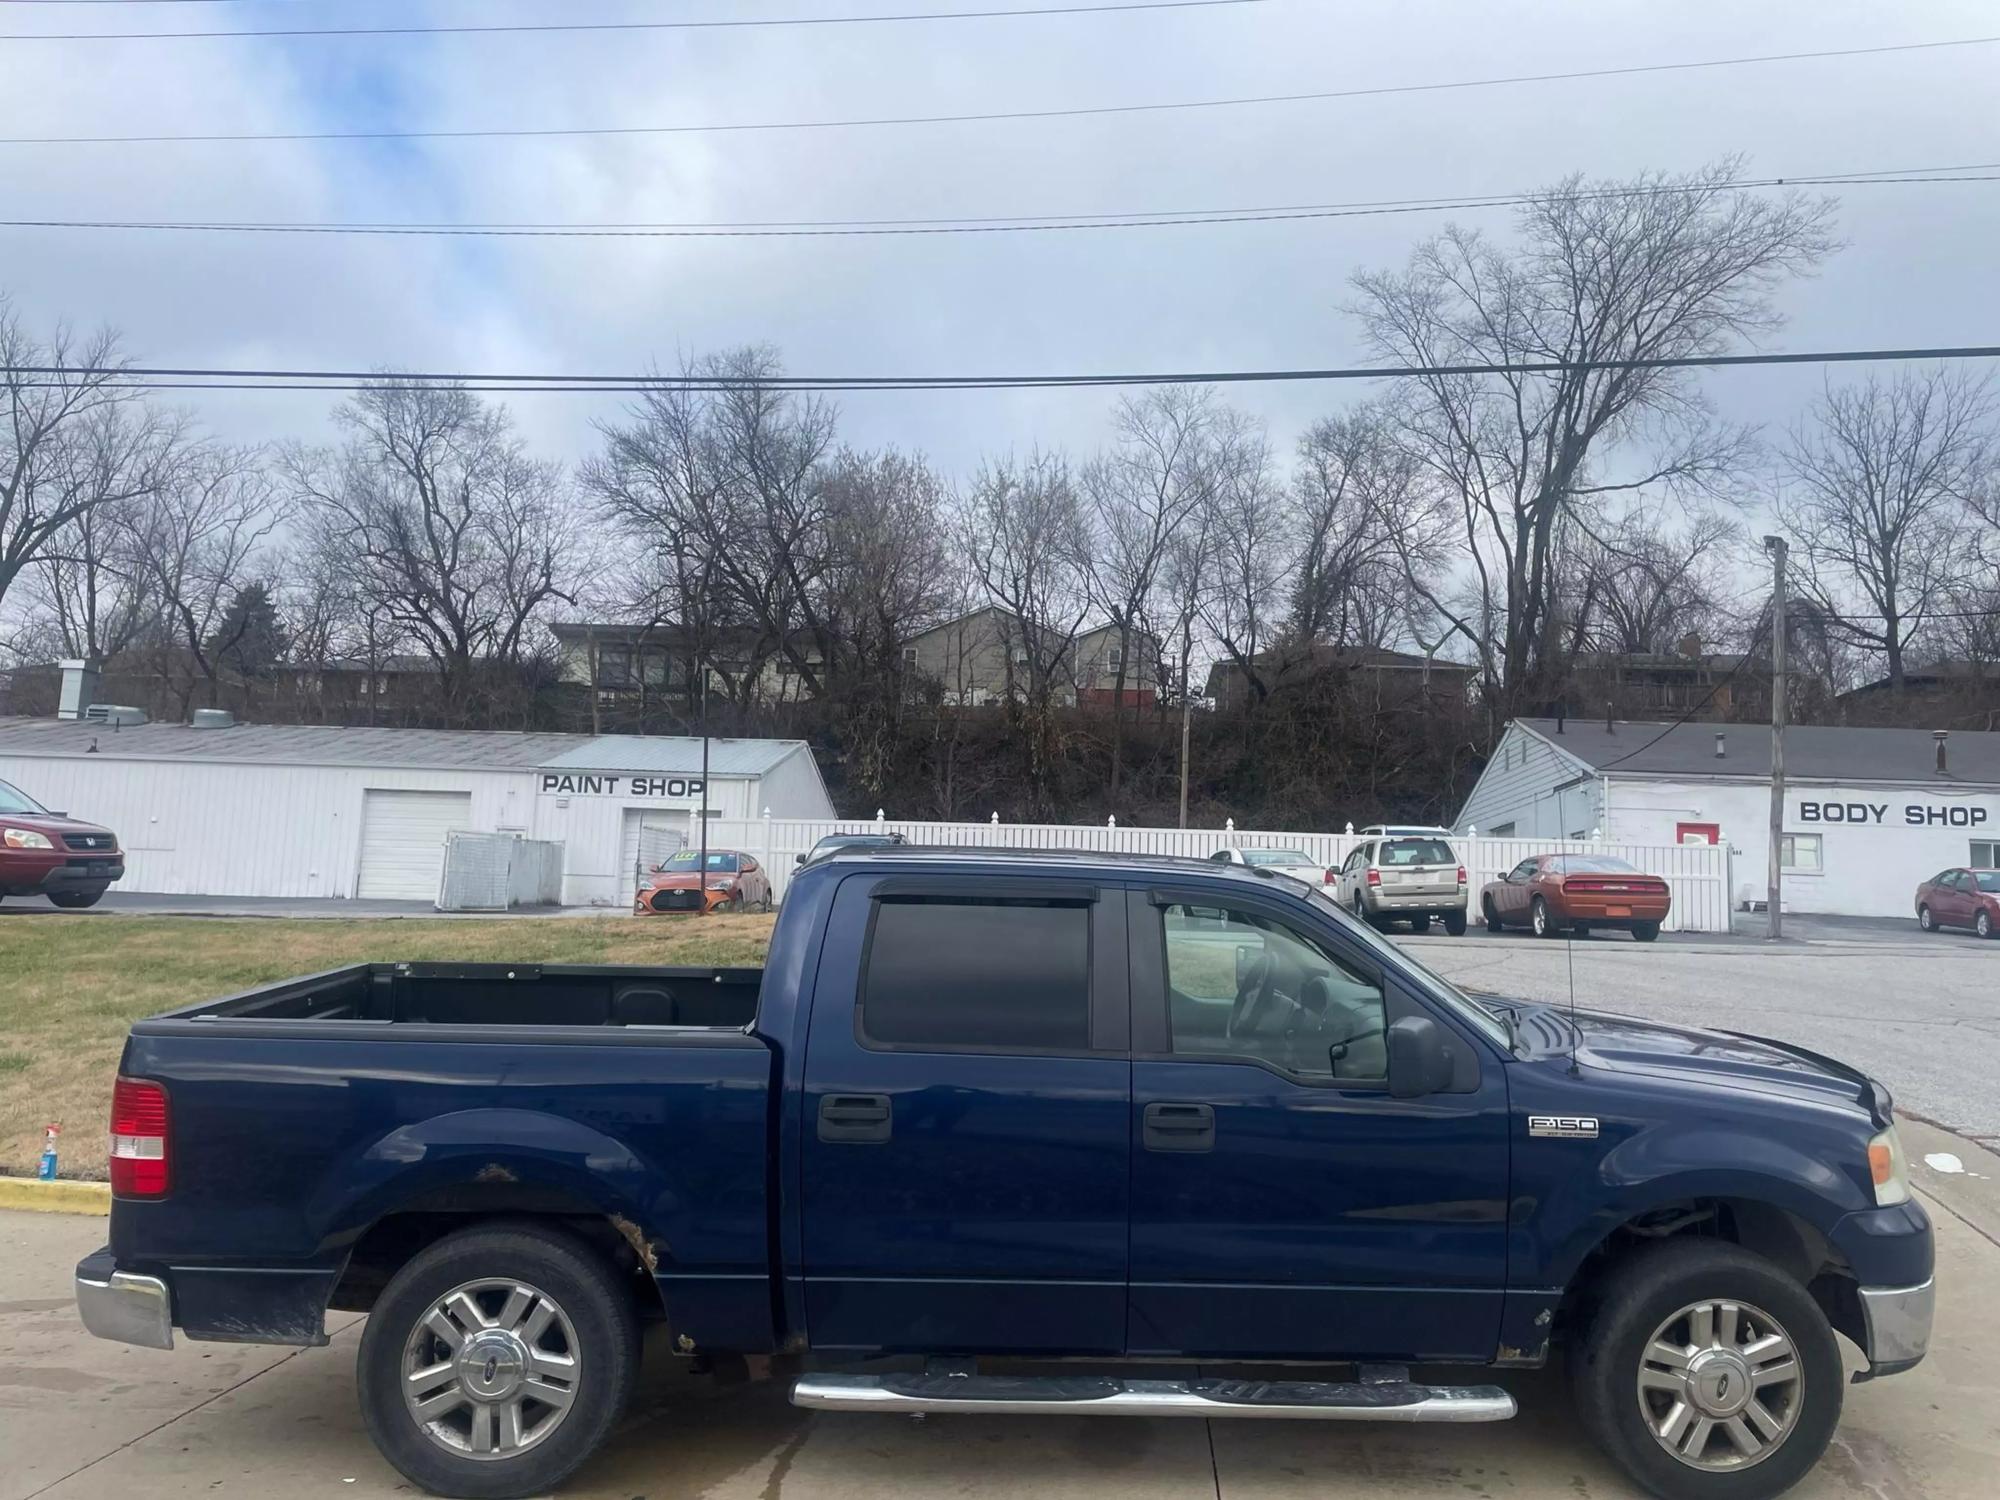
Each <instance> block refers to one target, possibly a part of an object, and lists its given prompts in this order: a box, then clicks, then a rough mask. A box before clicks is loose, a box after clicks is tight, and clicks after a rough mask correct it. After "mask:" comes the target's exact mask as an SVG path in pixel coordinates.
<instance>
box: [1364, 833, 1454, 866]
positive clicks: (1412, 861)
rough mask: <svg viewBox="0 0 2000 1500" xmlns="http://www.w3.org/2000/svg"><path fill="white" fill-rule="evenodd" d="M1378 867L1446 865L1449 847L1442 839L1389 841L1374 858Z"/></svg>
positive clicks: (1448, 862) (1449, 859)
mask: <svg viewBox="0 0 2000 1500" xmlns="http://www.w3.org/2000/svg"><path fill="white" fill-rule="evenodd" d="M1375 863H1376V864H1378V865H1448V864H1450V863H1452V853H1451V845H1449V844H1447V843H1446V842H1445V841H1444V840H1443V839H1390V840H1389V841H1388V842H1387V843H1385V844H1383V845H1382V852H1381V853H1380V854H1378V855H1377V856H1376V857H1375Z"/></svg>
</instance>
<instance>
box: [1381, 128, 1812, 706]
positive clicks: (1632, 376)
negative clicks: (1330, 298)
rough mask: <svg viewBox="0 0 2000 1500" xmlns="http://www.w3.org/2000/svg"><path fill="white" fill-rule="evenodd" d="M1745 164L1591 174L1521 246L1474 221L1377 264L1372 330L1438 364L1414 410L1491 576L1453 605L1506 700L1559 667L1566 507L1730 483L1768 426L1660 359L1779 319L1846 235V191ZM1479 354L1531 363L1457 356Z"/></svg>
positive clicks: (1525, 213) (1716, 489)
mask: <svg viewBox="0 0 2000 1500" xmlns="http://www.w3.org/2000/svg"><path fill="white" fill-rule="evenodd" d="M1738 176H1739V164H1738V163H1737V162H1735V161H1733V160H1731V161H1724V162H1721V163H1719V164H1717V165H1715V166H1712V167H1709V168H1706V169H1704V170H1702V171H1699V172H1696V173H1693V174H1690V175H1687V176H1668V175H1658V174H1656V175H1648V176H1645V177H1641V178H1638V179H1636V180H1634V181H1632V182H1629V183H1607V184H1586V183H1585V182H1584V181H1583V180H1582V179H1580V178H1570V179H1568V180H1567V181H1565V182H1563V183H1562V184H1560V185H1558V186H1557V187H1555V188H1553V189H1550V190H1549V191H1547V192H1545V193H1542V194H1540V195H1538V196H1537V197H1536V198H1535V199H1534V201H1533V202H1531V203H1530V204H1528V205H1527V206H1525V207H1524V208H1523V209H1522V211H1521V217H1520V232H1521V240H1522V243H1521V245H1520V248H1518V249H1517V250H1513V251H1509V250H1505V249H1502V248H1500V247H1499V246H1496V245H1494V244H1492V243H1490V242H1489V241H1487V240H1486V239H1485V238H1483V237H1482V236H1481V235H1479V234H1477V233H1474V232H1471V231H1467V230H1462V229H1452V230H1449V231H1447V232H1446V233H1445V234H1444V235H1442V236H1441V237H1439V238H1437V239H1434V240H1431V241H1429V242H1428V243H1426V244H1424V245H1422V246H1420V247H1419V248H1418V249H1417V251H1416V253H1415V254H1414V255H1413V256H1412V258H1411V260H1410V263H1409V266H1408V268H1407V269H1406V270H1404V271H1402V272H1401V273H1379V272H1378V273H1371V274H1367V275H1362V276H1359V277H1357V278H1356V279H1355V283H1354V284H1355V287H1356V289H1357V290H1358V292H1359V301H1358V304H1357V306H1356V307H1355V309H1354V310H1355V312H1356V313H1357V315H1358V316H1359V317H1360V319H1361V321H1362V325H1363V327H1364V328H1365V330H1366V332H1367V335H1368V338H1369V340H1370V342H1371V343H1372V344H1373V345H1374V347H1375V348H1376V349H1377V350H1378V351H1379V352H1380V353H1381V354H1382V355H1383V356H1384V357H1386V358H1389V359H1391V360H1394V361H1396V362H1397V363H1399V364H1402V365H1404V366H1407V367H1410V368H1413V369H1420V370H1424V371H1428V372H1429V373H1422V374H1418V375H1416V376H1413V377H1412V378H1409V379H1407V380H1404V381H1402V382H1400V383H1399V385H1398V389H1397V393H1396V395H1395V396H1394V397H1392V400H1393V402H1394V410H1395V412H1396V415H1397V417H1398V419H1399V425H1400V428H1401V431H1402V435H1403V440H1404V441H1405V442H1406V443H1408V444H1409V445H1410V447H1411V449H1412V451H1413V452H1415V453H1416V454H1417V455H1418V456H1419V457H1420V458H1421V460H1422V461H1423V463H1424V464H1425V465H1427V466H1428V467H1429V468H1430V469H1431V470H1432V471H1433V473H1434V474H1435V475H1436V476H1437V478H1438V480H1439V481H1440V482H1441V483H1442V484H1443V485H1445V486H1446V487H1447V489H1448V491H1449V493H1451V494H1452V495H1453V496H1455V497H1456V499H1457V500H1458V503H1459V507H1460V512H1461V514H1460V524H1461V529H1462V532H1463V537H1464V542H1465V545H1466V548H1467V550H1468V556H1469V566H1470V568H1471V570H1472V579H1471V583H1472V587H1471V589H1470V591H1469V592H1470V596H1471V597H1470V599H1469V600H1468V601H1466V602H1464V603H1461V604H1460V605H1459V606H1458V607H1457V608H1456V609H1455V610H1453V612H1452V620H1453V623H1454V625H1455V626H1456V627H1457V628H1458V629H1459V630H1460V632H1461V633H1463V634H1464V635H1466V636H1467V637H1468V638H1470V639H1472V640H1474V641H1475V642H1476V643H1477V644H1478V645H1479V648H1480V655H1481V661H1482V664H1483V668H1484V675H1485V677H1486V679H1487V687H1488V690H1489V696H1490V697H1492V698H1493V699H1494V700H1495V701H1496V703H1498V704H1501V705H1503V706H1504V703H1505V701H1506V700H1507V699H1508V698H1509V697H1512V698H1519V697H1520V695H1522V694H1523V693H1528V692H1532V690H1533V687H1534V682H1535V679H1536V678H1537V677H1538V675H1539V674H1540V673H1541V671H1542V666H1543V664H1542V661H1541V659H1540V652H1541V648H1542V645H1543V644H1544V642H1545V641H1546V639H1547V635H1546V630H1545V627H1546V623H1547V615H1548V612H1549V609H1550V606H1551V601H1552V598H1553V584H1554V579H1553V576H1552V565H1553V561H1554V549H1555V546H1556V542H1557V535H1558V528H1559V523H1560V522H1561V520H1562V519H1563V517H1564V516H1565V515H1566V514H1569V513H1570V512H1572V511H1574V510H1578V509H1589V510H1592V511H1594V512H1596V513H1597V514H1598V516H1599V517H1600V518H1602V517H1603V516H1604V513H1605V511H1606V510H1607V508H1608V507H1611V506H1613V505H1616V504H1618V503H1620V502H1630V501H1632V500H1634V499H1640V498H1645V497H1650V496H1654V495H1657V494H1659V493H1661V492H1665V493H1668V494H1674V495H1687V494H1695V495H1713V494H1718V493H1721V492H1722V491H1723V490H1724V489H1725V488H1726V487H1727V486H1728V484H1729V482H1730V480H1731V477H1732V476H1733V475H1734V474H1735V473H1736V472H1737V471H1738V470H1739V469H1740V468H1741V467H1742V465H1743V464H1744V462H1745V460H1746V456H1747V453H1748V449H1749V438H1748V434H1747V433H1746V432H1744V431H1742V430H1740V429H1736V428H1732V427H1730V426H1728V425H1726V424H1722V423H1718V422H1717V421H1716V420H1715V419H1714V418H1713V417H1712V415H1711V413H1710V412H1709V410H1708V408H1707V406H1706V404H1705V402H1704V400H1703V398H1702V395H1701V393H1700V391H1699V389H1698V388H1697V386H1696V385H1695V384H1694V380H1693V377H1692V375H1691V374H1690V372H1688V371H1686V370H1680V369H1673V368H1667V367H1663V366H1660V365H1658V364H1653V363H1646V362H1651V361H1659V360H1674V359H1684V358H1690V357H1698V356H1702V355H1709V354H1718V353H1722V352H1724V351H1726V350H1727V349H1729V348H1731V347H1733V346H1734V345H1735V343H1736V341H1737V340H1739V339H1741V338H1744V337H1747V336H1751V335H1755V334H1760V333H1764V332H1767V331H1769V330H1770V329H1772V328H1774V327H1776V326H1777V324H1778V322H1779V318H1778V315H1777V313H1776V310H1775V308H1774V306H1773V304H1772V297H1771V294H1772V292H1773V291H1774V290H1775V289H1776V287H1777V286H1778V285H1779V284H1780V283H1782V282H1783V281H1785V280H1786V279H1788V278H1790V277H1794V276H1798V275H1802V274H1805V273H1807V272H1809V271H1811V270H1812V269H1813V267H1814V266H1815V265H1816V264H1817V263H1818V262H1819V260H1820V259H1821V258H1822V257H1824V256H1825V255H1826V254H1827V253H1828V252H1829V251H1830V250H1831V249H1832V248H1833V241H1832V239H1831V237H1830V235H1829V232H1828V224H1829V222H1830V219H1831V213H1832V207H1831V204H1830V203H1828V202H1826V201H1809V200H1807V199H1804V198H1802V197H1799V196H1797V195H1795V194H1786V195H1782V196H1777V197H1769V196H1764V195H1758V194H1751V193H1747V192H1743V191H1740V190H1738V189H1737V188H1736V186H1735V184H1736V181H1737V178H1738ZM1468 364H1476V365H1485V364H1493V365H1501V366H1510V367H1524V368H1518V369H1511V368H1510V369H1506V370H1503V371H1502V372H1500V373H1496V374H1449V373H1440V367H1452V366H1464V365H1468ZM1586 364H1588V365H1591V366H1593V367H1592V368H1581V366H1583V365H1586ZM1529 366H1539V367H1540V368H1525V367H1529ZM1550 366H1554V368H1550ZM1611 450H1616V452H1617V454H1618V458H1619V461H1618V462H1617V463H1616V464H1615V465H1614V463H1612V462H1611V460H1610V451H1611ZM1496 635H1497V639H1496V638H1495V637H1496Z"/></svg>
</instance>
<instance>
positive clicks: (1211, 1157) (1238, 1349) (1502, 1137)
mask: <svg viewBox="0 0 2000 1500" xmlns="http://www.w3.org/2000/svg"><path fill="white" fill-rule="evenodd" d="M1129 912H1130V922H1131V930H1132V1007H1133V1009H1132V1031H1133V1065H1132V1135H1133V1140H1134V1144H1135V1148H1136V1149H1135V1150H1134V1153H1133V1156H1132V1269H1131V1275H1132V1296H1131V1319H1130V1329H1129V1332H1128V1343H1129V1348H1130V1352H1132V1353H1133V1354H1136V1355H1193V1356H1199V1357H1203V1358H1232V1357H1236V1358H1253V1357H1284V1358H1298V1359H1329V1360H1341V1359H1390V1360H1419V1359H1469V1360H1486V1359H1490V1358H1491V1357H1492V1355H1493V1351H1494V1348H1495V1342H1496V1339H1497V1337H1498V1332H1499V1324H1500V1310H1501V1299H1502V1294H1503V1289H1504V1285H1505V1280H1506V1274H1505V1273H1506V1197H1507V1149H1508V1148H1507V1108H1506V1103H1507V1101H1506V1085H1505V1081H1504V1079H1503V1078H1502V1076H1501V1074H1502V1069H1501V1067H1500V1065H1499V1063H1498V1059H1497V1057H1496V1056H1493V1055H1491V1054H1490V1053H1489V1050H1488V1049H1487V1048H1486V1047H1485V1045H1484V1044H1482V1043H1477V1042H1475V1041H1474V1040H1473V1039H1472V1037H1471V1036H1470V1035H1468V1034H1465V1033H1464V1031H1463V1028H1462V1027H1461V1026H1460V1025H1459V1023H1457V1022H1455V1021H1451V1020H1450V1019H1449V1018H1448V1017H1446V1016H1444V1015H1442V1014H1438V1013H1436V1012H1433V1011H1431V1010H1430V1009H1429V1008H1428V1006H1427V1004H1426V1002H1424V1001H1422V1000H1420V999H1418V998H1417V997H1416V996H1415V995H1414V994H1412V993H1411V992H1409V991H1407V990H1406V989H1404V988H1402V987H1401V982H1400V981H1399V980H1397V979H1395V978H1394V977H1392V976H1390V975H1388V974H1386V973H1385V972H1384V970H1383V969H1382V968H1381V966H1380V964H1379V963H1378V961H1377V959H1376V957H1375V955H1374V954H1373V953H1371V951H1370V950H1368V949H1367V948H1366V947H1365V946H1364V944H1363V943H1362V942H1361V941H1360V940H1357V939H1356V938H1355V937H1353V935H1351V934H1349V933H1348V932H1346V930H1345V928H1344V925H1343V924H1342V923H1340V922H1339V921H1338V920H1337V919H1336V918H1335V917H1334V916H1333V914H1332V913H1330V912H1329V913H1324V914H1321V913H1308V912H1303V911H1301V910H1300V909H1299V904H1298V903H1297V902H1288V901H1280V900H1276V899H1271V898H1263V897H1259V896H1257V895H1255V894H1252V893H1245V894H1244V895H1242V896H1240V897H1239V896H1235V895H1232V896H1231V897H1230V898H1229V899H1228V901H1227V903H1226V904H1217V903H1216V902H1215V899H1214V898H1213V897H1201V896H1197V895H1194V894H1189V895H1188V896H1187V897H1186V898H1185V899H1181V898H1178V897H1176V895H1175V893H1174V892H1173V891H1171V890H1161V891H1156V892H1152V893H1150V894H1149V895H1140V894H1136V893H1135V895H1134V897H1133V898H1132V902H1131V905H1130V908H1129ZM1405 1014H1424V1015H1431V1016H1432V1017H1433V1019H1435V1020H1437V1022H1438V1024H1440V1025H1441V1026H1446V1027H1447V1035H1448V1036H1450V1037H1451V1042H1452V1046H1453V1047H1454V1048H1458V1049H1469V1050H1470V1051H1471V1053H1472V1054H1473V1056H1474V1058H1475V1059H1476V1061H1477V1064H1478V1065H1477V1066H1476V1067H1468V1068H1466V1069H1465V1070H1464V1072H1463V1077H1462V1081H1461V1083H1460V1084H1458V1085H1457V1087H1458V1088H1461V1089H1463V1090H1464V1091H1463V1092H1446V1093H1439V1094H1432V1095H1429V1096H1427V1097H1423V1098H1414V1099H1397V1098H1394V1097H1392V1096H1391V1095H1390V1092H1389V1089H1388V1082H1387V1073H1388V1069H1387V1046H1386V1038H1385V1030H1386V1027H1387V1025H1388V1024H1389V1023H1390V1022H1392V1021H1394V1020H1395V1019H1397V1018H1399V1017H1400V1016H1402V1015H1405Z"/></svg>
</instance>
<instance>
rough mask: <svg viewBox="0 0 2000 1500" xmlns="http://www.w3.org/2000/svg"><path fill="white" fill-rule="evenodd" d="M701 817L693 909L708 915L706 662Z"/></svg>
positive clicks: (703, 667) (697, 808)
mask: <svg viewBox="0 0 2000 1500" xmlns="http://www.w3.org/2000/svg"><path fill="white" fill-rule="evenodd" d="M695 816H697V817H698V818H700V819H701V874H700V876H699V877H698V878H697V879H696V881H695V903H694V909H695V911H696V913H698V914H699V915H701V916H704V917H705V916H707V915H708V663H707V662H705V661H704V662H703V663H702V664H701V800H700V801H699V802H697V803H696V804H695Z"/></svg>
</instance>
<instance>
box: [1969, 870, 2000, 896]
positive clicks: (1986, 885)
mask: <svg viewBox="0 0 2000 1500" xmlns="http://www.w3.org/2000/svg"><path fill="white" fill-rule="evenodd" d="M1972 878H1973V879H1974V880H1976V881H1978V882H1979V888H1980V889H1981V890H1982V891H2000V870H1974V871H1973V872H1972Z"/></svg>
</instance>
